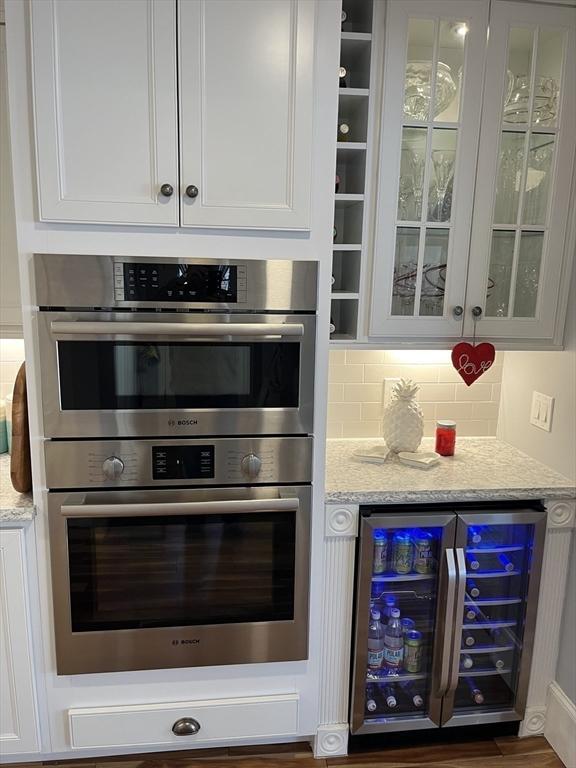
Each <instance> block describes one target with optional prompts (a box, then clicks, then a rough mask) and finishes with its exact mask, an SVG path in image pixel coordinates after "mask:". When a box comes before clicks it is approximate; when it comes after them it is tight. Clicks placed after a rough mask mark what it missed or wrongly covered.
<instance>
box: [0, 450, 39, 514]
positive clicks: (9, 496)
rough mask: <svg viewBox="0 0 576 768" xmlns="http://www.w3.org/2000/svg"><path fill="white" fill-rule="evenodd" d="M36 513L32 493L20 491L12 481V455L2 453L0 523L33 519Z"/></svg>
mask: <svg viewBox="0 0 576 768" xmlns="http://www.w3.org/2000/svg"><path fill="white" fill-rule="evenodd" d="M35 514H36V509H35V507H34V502H33V500H32V494H31V493H18V491H15V490H14V488H13V487H12V483H11V481H10V456H9V455H8V454H7V453H3V454H0V523H14V522H20V521H24V520H32V519H33V518H34V515H35Z"/></svg>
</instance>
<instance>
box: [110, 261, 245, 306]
mask: <svg viewBox="0 0 576 768" xmlns="http://www.w3.org/2000/svg"><path fill="white" fill-rule="evenodd" d="M243 269H244V268H242V267H238V266H229V265H220V264H204V265H203V264H149V263H147V264H133V263H132V264H124V300H125V301H162V302H164V301H180V302H182V301H183V302H216V303H226V304H229V303H235V302H237V301H239V299H240V298H241V296H239V293H240V294H245V287H246V286H245V280H246V276H245V273H244V271H243ZM239 272H240V273H241V274H239Z"/></svg>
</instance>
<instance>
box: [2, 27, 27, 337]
mask: <svg viewBox="0 0 576 768" xmlns="http://www.w3.org/2000/svg"><path fill="white" fill-rule="evenodd" d="M7 85H8V82H7V78H6V28H5V27H3V26H0V336H21V335H22V308H21V301H20V280H19V276H18V246H17V244H16V214H15V212H14V190H13V187H12V161H11V158H10V128H9V125H8V92H7V91H8V89H7Z"/></svg>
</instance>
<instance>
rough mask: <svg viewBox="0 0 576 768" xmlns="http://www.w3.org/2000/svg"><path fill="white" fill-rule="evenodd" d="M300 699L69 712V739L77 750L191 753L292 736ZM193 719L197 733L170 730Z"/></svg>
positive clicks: (277, 697)
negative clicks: (182, 749) (169, 748)
mask: <svg viewBox="0 0 576 768" xmlns="http://www.w3.org/2000/svg"><path fill="white" fill-rule="evenodd" d="M298 699H299V697H298V694H297V693H288V694H279V695H274V696H251V697H242V698H234V699H207V700H203V701H180V702H174V703H168V704H138V705H127V706H114V707H85V708H82V709H70V710H68V721H69V724H70V739H71V743H72V747H74V748H76V749H94V748H96V747H130V746H152V745H156V744H158V745H162V744H181V745H182V746H186V747H187V748H190V747H191V746H193V745H195V744H203V745H206V744H209V743H210V742H211V741H220V740H225V741H234V740H236V741H238V740H244V739H246V738H251V737H252V738H255V737H260V736H290V735H293V734H296V732H297V728H298ZM185 717H186V718H193V719H194V720H196V721H197V722H198V723H199V724H200V731H199V732H198V733H197V734H195V735H191V736H176V735H175V734H174V733H173V732H172V726H173V725H174V723H175V722H176V721H177V720H180V719H181V718H185Z"/></svg>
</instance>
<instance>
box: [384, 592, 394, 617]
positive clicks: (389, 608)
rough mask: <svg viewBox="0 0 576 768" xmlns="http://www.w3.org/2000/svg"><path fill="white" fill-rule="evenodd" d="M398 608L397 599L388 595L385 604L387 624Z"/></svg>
mask: <svg viewBox="0 0 576 768" xmlns="http://www.w3.org/2000/svg"><path fill="white" fill-rule="evenodd" d="M393 608H396V598H395V597H394V595H386V600H385V604H384V618H385V623H386V624H387V623H388V621H389V619H390V616H392V609H393Z"/></svg>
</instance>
